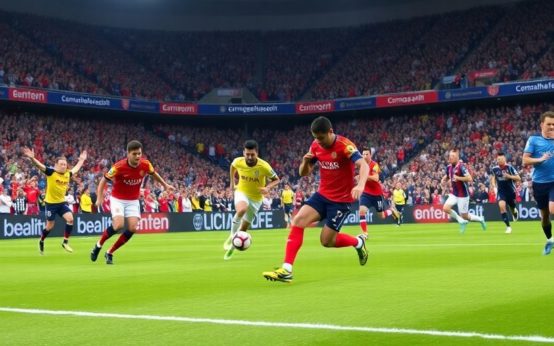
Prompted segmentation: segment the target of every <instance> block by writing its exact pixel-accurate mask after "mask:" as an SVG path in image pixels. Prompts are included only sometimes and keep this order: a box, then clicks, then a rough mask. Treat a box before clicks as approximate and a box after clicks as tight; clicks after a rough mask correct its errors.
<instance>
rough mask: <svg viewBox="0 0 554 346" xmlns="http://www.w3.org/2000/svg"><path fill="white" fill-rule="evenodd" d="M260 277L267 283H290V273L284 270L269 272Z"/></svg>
mask: <svg viewBox="0 0 554 346" xmlns="http://www.w3.org/2000/svg"><path fill="white" fill-rule="evenodd" d="M262 275H263V276H264V278H266V280H269V281H281V282H291V281H292V272H289V271H288V270H286V269H284V268H278V269H275V270H273V271H270V272H263V273H262Z"/></svg>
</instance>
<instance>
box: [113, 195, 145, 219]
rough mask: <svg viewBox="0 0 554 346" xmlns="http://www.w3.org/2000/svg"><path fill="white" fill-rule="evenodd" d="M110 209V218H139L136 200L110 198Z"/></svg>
mask: <svg viewBox="0 0 554 346" xmlns="http://www.w3.org/2000/svg"><path fill="white" fill-rule="evenodd" d="M110 209H111V212H112V217H115V216H123V217H138V218H140V203H139V200H138V199H135V200H124V199H119V198H115V197H113V196H111V197H110Z"/></svg>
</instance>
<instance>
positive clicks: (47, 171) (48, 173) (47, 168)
mask: <svg viewBox="0 0 554 346" xmlns="http://www.w3.org/2000/svg"><path fill="white" fill-rule="evenodd" d="M53 173H54V168H52V167H46V169H45V170H44V174H46V175H47V176H51V175H52V174H53Z"/></svg>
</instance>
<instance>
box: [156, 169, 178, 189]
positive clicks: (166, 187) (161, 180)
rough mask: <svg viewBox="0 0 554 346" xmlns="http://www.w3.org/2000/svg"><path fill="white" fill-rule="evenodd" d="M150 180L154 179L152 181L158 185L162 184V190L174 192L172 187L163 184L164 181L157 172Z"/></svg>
mask: <svg viewBox="0 0 554 346" xmlns="http://www.w3.org/2000/svg"><path fill="white" fill-rule="evenodd" d="M152 178H154V180H155V181H157V182H158V183H160V184H162V186H163V187H164V190H168V191H171V190H175V188H174V187H173V186H172V185H169V184H168V183H166V182H165V180H164V179H163V178H162V177H161V176H160V175H159V174H158V172H154V173H153V174H152Z"/></svg>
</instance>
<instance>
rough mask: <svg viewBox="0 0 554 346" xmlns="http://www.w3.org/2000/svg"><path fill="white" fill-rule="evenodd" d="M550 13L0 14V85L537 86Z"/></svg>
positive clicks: (163, 90) (548, 67) (549, 38)
mask: <svg viewBox="0 0 554 346" xmlns="http://www.w3.org/2000/svg"><path fill="white" fill-rule="evenodd" d="M553 11H554V4H553V3H552V2H551V1H548V0H530V1H523V2H518V3H515V4H510V5H504V6H501V5H499V6H488V7H478V8H473V9H470V10H464V11H459V12H452V13H446V14H442V15H440V16H425V17H418V18H412V19H408V20H396V21H392V22H386V23H376V24H370V25H364V26H359V27H349V28H336V29H324V30H293V31H273V32H256V31H252V32H240V31H239V32H175V33H170V32H157V31H140V30H133V29H114V28H103V27H95V26H90V25H84V24H78V23H74V22H69V21H65V20H60V19H50V18H45V17H39V16H33V15H23V14H15V13H6V12H0V29H1V30H0V41H1V42H3V44H2V45H1V46H0V84H2V85H9V86H31V87H38V88H48V89H60V90H70V91H78V92H86V93H92V94H101V95H115V96H121V97H130V98H137V99H151V100H165V101H170V100H171V101H198V100H200V99H201V98H202V97H204V96H205V95H206V94H207V93H209V92H210V91H211V90H213V89H214V88H243V87H244V88H248V89H249V90H251V91H252V92H253V93H254V94H255V95H256V96H257V97H258V98H259V99H260V100H261V101H262V102H266V101H267V102H274V101H291V100H292V101H294V100H299V99H326V98H338V97H355V96H362V95H372V94H383V93H392V92H401V91H402V92H403V91H410V90H422V89H430V88H433V87H435V86H436V85H437V84H438V83H439V81H441V80H442V78H443V77H444V76H457V80H458V81H459V80H460V79H461V76H463V78H464V79H467V85H468V86H470V85H474V84H475V83H485V82H486V81H485V80H484V79H482V78H481V79H480V78H479V77H478V76H477V78H476V75H475V71H489V73H485V74H484V75H486V76H487V78H488V82H495V81H509V80H516V79H532V78H541V77H545V76H552V75H553V74H554V67H553V64H552V54H551V53H552V48H551V47H552V46H553V43H554V37H553V35H552V32H553V31H554V27H553V25H554V24H552V21H551V20H550V17H551V16H550V14H551V13H552V12H553ZM514 18H517V20H514ZM458 86H462V84H458Z"/></svg>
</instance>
